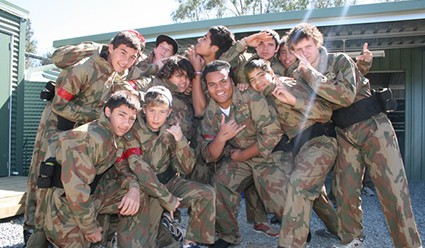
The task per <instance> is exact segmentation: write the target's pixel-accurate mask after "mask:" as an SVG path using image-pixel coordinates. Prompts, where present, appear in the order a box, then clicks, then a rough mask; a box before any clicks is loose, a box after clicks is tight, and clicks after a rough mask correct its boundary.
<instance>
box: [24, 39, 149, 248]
mask: <svg viewBox="0 0 425 248" xmlns="http://www.w3.org/2000/svg"><path fill="white" fill-rule="evenodd" d="M143 47H144V44H143V43H142V41H141V40H140V39H139V37H138V36H137V35H136V34H134V33H133V32H129V31H124V32H120V33H118V34H117V35H116V36H115V37H114V38H113V39H112V41H111V43H110V44H109V45H107V46H106V45H105V46H102V47H100V48H99V50H97V51H96V52H95V53H94V55H92V56H90V57H89V58H88V59H85V60H81V61H80V62H78V63H76V64H74V65H73V66H70V67H67V68H64V69H63V70H62V72H61V73H60V74H59V77H58V79H57V81H56V87H55V95H54V97H53V100H52V102H51V103H50V102H48V103H47V105H46V107H45V109H44V111H43V114H42V117H41V120H40V125H39V127H38V131H37V136H36V141H35V145H34V151H33V155H32V160H31V165H30V172H29V175H28V190H27V199H26V204H25V223H24V240H25V241H26V240H27V239H28V238H29V235H31V233H32V232H33V230H34V229H36V230H35V231H42V230H41V229H40V228H41V227H42V226H43V224H42V223H39V224H37V222H40V221H41V222H42V221H43V219H44V217H43V211H44V209H40V208H37V205H38V203H37V202H38V201H41V200H42V199H44V196H43V192H45V190H43V189H37V180H38V176H39V168H40V164H41V163H42V162H43V161H44V160H45V159H47V158H48V157H50V156H51V154H50V155H49V154H47V153H48V150H50V151H51V152H52V153H53V152H54V151H55V144H56V134H57V132H58V131H64V130H67V129H70V128H73V127H74V126H78V125H81V124H84V123H87V122H89V121H93V120H95V119H96V118H97V117H98V116H99V115H100V114H101V113H102V111H103V106H104V104H105V102H106V100H107V99H108V98H109V96H110V94H111V93H112V92H113V91H114V90H115V87H116V86H115V82H116V81H117V78H118V74H119V73H123V72H125V71H126V70H127V69H128V68H130V67H131V66H132V65H133V64H134V62H135V61H137V58H138V56H139V54H140V52H141V50H142V49H143ZM124 88H125V87H124ZM49 146H50V147H49ZM36 189H37V190H36ZM42 236H43V235H42V234H41V236H40V238H39V239H40V240H42V239H43V237H42ZM37 239H38V238H37ZM32 247H34V248H35V247H37V245H35V244H33V245H32Z"/></svg>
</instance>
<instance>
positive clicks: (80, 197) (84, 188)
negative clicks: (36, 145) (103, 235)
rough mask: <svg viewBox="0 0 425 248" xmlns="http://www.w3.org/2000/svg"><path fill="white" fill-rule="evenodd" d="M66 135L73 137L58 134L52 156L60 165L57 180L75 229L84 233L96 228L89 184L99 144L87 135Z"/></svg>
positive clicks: (66, 134) (91, 180)
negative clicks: (60, 185)
mask: <svg viewBox="0 0 425 248" xmlns="http://www.w3.org/2000/svg"><path fill="white" fill-rule="evenodd" d="M69 134H71V135H73V136H72V137H71V135H68V132H66V133H64V135H61V136H60V137H59V140H58V146H57V149H56V159H57V161H58V163H59V164H60V165H62V174H61V180H62V184H63V188H64V190H65V193H66V199H67V201H68V203H69V208H70V209H71V211H72V214H73V217H74V219H75V221H76V222H77V224H78V226H79V228H80V229H81V231H82V232H83V233H84V234H85V235H87V234H91V233H93V232H94V231H95V230H96V228H97V222H96V214H95V209H94V205H93V202H92V199H91V197H90V183H91V182H93V180H94V178H95V176H96V168H95V166H94V165H95V164H96V162H97V161H96V159H95V156H96V155H95V154H97V153H98V152H99V150H98V149H99V146H98V145H97V144H95V143H94V142H92V139H90V138H88V136H87V135H85V137H84V136H83V135H82V134H81V135H79V134H78V133H75V132H69ZM79 136H81V137H79Z"/></svg>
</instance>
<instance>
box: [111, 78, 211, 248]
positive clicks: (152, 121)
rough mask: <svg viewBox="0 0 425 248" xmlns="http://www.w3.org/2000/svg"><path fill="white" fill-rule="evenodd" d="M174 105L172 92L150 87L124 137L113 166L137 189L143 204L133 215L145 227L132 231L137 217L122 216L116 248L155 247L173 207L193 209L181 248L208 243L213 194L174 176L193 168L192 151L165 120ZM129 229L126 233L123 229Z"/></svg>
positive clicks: (203, 186) (179, 134)
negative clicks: (165, 216)
mask: <svg viewBox="0 0 425 248" xmlns="http://www.w3.org/2000/svg"><path fill="white" fill-rule="evenodd" d="M172 105H173V100H172V95H171V92H170V91H169V90H168V89H167V88H165V87H163V86H153V87H151V88H149V89H148V91H147V92H146V94H145V95H144V103H143V113H144V115H143V116H138V120H137V122H136V124H135V125H134V127H133V129H132V130H131V132H130V133H129V134H128V135H126V142H127V143H126V146H125V152H124V156H123V158H124V159H122V160H121V161H120V162H119V163H117V167H118V168H119V171H121V172H122V174H123V175H124V176H126V177H127V178H131V177H133V183H138V184H140V187H141V189H142V191H143V192H144V194H145V197H146V198H145V199H147V203H148V205H146V206H144V207H142V208H141V209H140V211H139V213H138V215H143V216H145V218H147V220H148V222H149V223H147V224H146V225H144V228H143V229H140V228H131V227H132V226H134V225H135V224H137V223H139V222H146V219H142V218H140V216H137V215H136V216H134V217H132V216H128V217H124V218H123V221H124V222H125V224H124V225H121V226H120V227H119V228H124V229H126V230H128V232H122V233H121V234H119V235H122V241H123V242H120V240H119V244H118V245H119V247H157V244H156V237H157V233H158V227H159V225H160V219H161V214H162V212H163V209H165V210H167V211H168V212H170V213H171V218H172V213H173V212H174V211H175V210H176V209H177V208H178V207H180V206H181V207H190V208H191V209H192V211H191V214H190V218H189V227H188V229H187V231H186V235H185V238H184V240H183V243H182V247H183V248H188V247H199V246H198V243H204V244H211V243H213V242H214V234H215V226H214V224H215V215H216V211H215V207H216V202H215V201H216V195H215V191H214V188H212V187H211V186H209V185H206V184H202V183H197V182H193V181H189V180H186V179H184V178H183V177H181V176H179V174H180V173H181V174H189V173H190V172H191V170H192V169H193V166H194V165H195V156H194V153H193V149H192V148H191V147H190V146H189V144H188V142H187V140H186V138H185V137H184V136H183V132H182V130H181V128H180V126H179V124H176V125H169V124H168V123H167V122H166V121H167V117H168V116H169V115H170V113H171V111H172V109H171V106H172ZM127 227H128V228H127Z"/></svg>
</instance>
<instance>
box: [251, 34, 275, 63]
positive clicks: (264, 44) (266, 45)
mask: <svg viewBox="0 0 425 248" xmlns="http://www.w3.org/2000/svg"><path fill="white" fill-rule="evenodd" d="M277 49H278V47H277V45H276V42H275V40H274V39H271V40H269V41H261V42H260V44H258V46H257V47H256V48H255V51H256V52H257V55H258V57H260V58H262V59H264V60H270V59H272V58H273V56H274V55H275V54H276V52H277Z"/></svg>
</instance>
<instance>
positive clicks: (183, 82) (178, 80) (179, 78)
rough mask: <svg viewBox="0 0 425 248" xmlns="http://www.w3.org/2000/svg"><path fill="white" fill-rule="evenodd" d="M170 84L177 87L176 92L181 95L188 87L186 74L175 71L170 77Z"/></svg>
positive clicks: (181, 71)
mask: <svg viewBox="0 0 425 248" xmlns="http://www.w3.org/2000/svg"><path fill="white" fill-rule="evenodd" d="M169 80H170V82H171V83H173V84H174V85H176V86H177V87H178V89H179V90H178V92H180V93H183V92H185V90H186V89H187V87H189V84H190V79H189V77H188V76H187V72H186V71H183V70H176V71H174V73H173V74H172V75H171V77H170V79H169Z"/></svg>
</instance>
